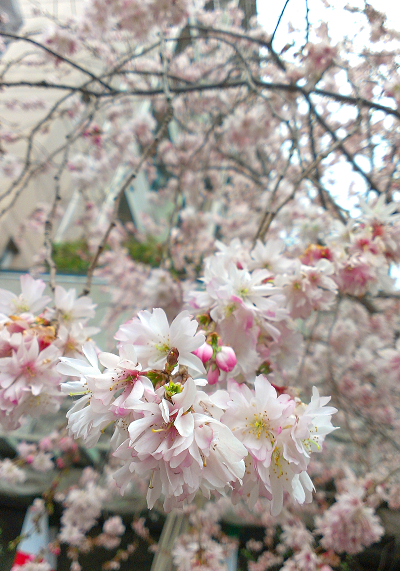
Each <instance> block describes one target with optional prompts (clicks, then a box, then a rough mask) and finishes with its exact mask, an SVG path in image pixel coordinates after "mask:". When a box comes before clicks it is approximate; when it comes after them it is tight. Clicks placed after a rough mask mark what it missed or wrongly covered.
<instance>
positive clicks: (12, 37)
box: [0, 31, 113, 92]
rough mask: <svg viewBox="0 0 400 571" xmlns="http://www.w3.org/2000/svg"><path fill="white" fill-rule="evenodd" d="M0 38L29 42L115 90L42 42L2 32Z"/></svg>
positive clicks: (107, 87)
mask: <svg viewBox="0 0 400 571" xmlns="http://www.w3.org/2000/svg"><path fill="white" fill-rule="evenodd" d="M0 36H2V37H4V38H10V39H12V40H21V41H23V42H28V43H29V44H32V45H34V46H36V47H38V48H40V49H42V50H44V51H45V52H47V53H48V54H50V55H52V56H54V57H55V58H57V59H59V60H61V61H63V62H64V63H67V64H68V65H70V66H71V67H73V68H75V69H77V70H78V71H80V72H81V73H84V74H86V75H88V76H89V77H91V78H92V79H93V81H97V82H98V83H100V85H102V86H103V87H105V88H106V89H107V90H109V91H112V92H113V88H112V87H110V86H109V85H107V84H106V83H104V82H103V81H102V80H101V79H100V78H99V77H97V76H96V75H95V74H94V73H92V72H91V71H89V70H88V69H85V68H84V67H82V66H80V65H79V64H77V63H75V62H73V61H72V60H70V59H68V58H66V57H64V56H62V55H60V54H58V53H57V52H54V51H53V50H51V49H50V48H48V47H47V46H45V45H43V44H41V43H40V42H36V41H35V40H32V38H28V37H26V36H19V35H18V34H11V33H8V32H1V31H0Z"/></svg>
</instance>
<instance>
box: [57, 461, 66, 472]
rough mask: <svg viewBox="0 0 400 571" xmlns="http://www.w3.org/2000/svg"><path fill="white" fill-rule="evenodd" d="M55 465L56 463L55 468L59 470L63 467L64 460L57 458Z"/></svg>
mask: <svg viewBox="0 0 400 571" xmlns="http://www.w3.org/2000/svg"><path fill="white" fill-rule="evenodd" d="M56 465H57V468H59V469H60V470H62V469H63V468H65V464H64V460H63V459H62V458H57V460H56Z"/></svg>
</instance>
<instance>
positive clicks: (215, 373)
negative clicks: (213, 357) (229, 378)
mask: <svg viewBox="0 0 400 571" xmlns="http://www.w3.org/2000/svg"><path fill="white" fill-rule="evenodd" d="M218 379H219V369H218V367H216V366H215V365H214V364H213V365H211V366H210V368H209V369H208V373H207V381H208V384H209V385H215V384H216V383H218Z"/></svg>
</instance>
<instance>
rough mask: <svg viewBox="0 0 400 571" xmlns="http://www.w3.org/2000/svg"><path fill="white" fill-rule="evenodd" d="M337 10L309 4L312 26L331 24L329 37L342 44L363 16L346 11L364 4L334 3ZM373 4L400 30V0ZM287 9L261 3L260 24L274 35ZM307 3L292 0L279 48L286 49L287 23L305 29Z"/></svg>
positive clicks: (275, 1) (352, 0) (319, 1)
mask: <svg viewBox="0 0 400 571" xmlns="http://www.w3.org/2000/svg"><path fill="white" fill-rule="evenodd" d="M331 3H332V4H333V5H334V8H329V9H326V8H324V7H323V0H308V6H309V19H310V23H311V24H313V23H316V22H317V21H318V20H319V19H320V20H322V21H324V22H327V23H328V26H329V33H330V35H331V37H332V38H333V39H334V40H336V41H337V40H339V39H340V38H341V37H343V35H344V34H346V35H349V36H351V35H352V34H353V33H354V32H353V30H354V27H355V25H356V22H357V20H359V19H360V16H359V14H357V13H356V14H352V13H350V12H344V11H343V8H344V7H345V6H346V5H347V4H350V5H351V6H354V7H359V8H361V7H362V6H363V5H364V2H363V1H362V0H331ZM369 4H370V5H371V6H372V7H373V8H375V9H377V10H379V11H382V12H385V13H386V14H387V18H388V27H389V28H394V29H400V17H399V16H400V6H399V3H398V1H397V0H369ZM284 5H285V0H257V11H258V20H259V22H260V24H262V25H263V26H264V27H265V29H266V30H267V31H268V32H270V33H272V32H273V30H274V28H275V25H276V23H277V21H278V18H279V15H280V13H281V11H282V8H283V6H284ZM305 16H306V0H290V1H289V4H288V6H287V8H286V10H285V13H284V16H283V18H282V21H281V23H280V26H279V29H278V32H277V34H276V39H275V42H276V48H277V49H280V48H282V47H283V46H284V45H285V44H286V42H287V23H288V21H289V20H291V21H292V22H293V23H294V25H295V26H296V27H299V28H301V27H302V26H303V27H304V29H305Z"/></svg>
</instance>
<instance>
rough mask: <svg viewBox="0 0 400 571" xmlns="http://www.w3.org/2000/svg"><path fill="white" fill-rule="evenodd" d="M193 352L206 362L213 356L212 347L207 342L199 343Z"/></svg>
mask: <svg viewBox="0 0 400 571" xmlns="http://www.w3.org/2000/svg"><path fill="white" fill-rule="evenodd" d="M193 353H194V354H195V355H196V357H198V358H199V359H201V362H202V363H207V361H209V360H210V359H211V357H212V356H213V348H212V347H211V345H209V344H208V343H203V345H200V347H199V348H198V349H196V351H193Z"/></svg>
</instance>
